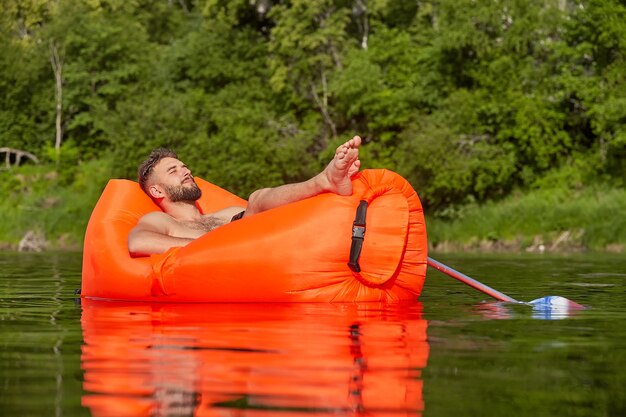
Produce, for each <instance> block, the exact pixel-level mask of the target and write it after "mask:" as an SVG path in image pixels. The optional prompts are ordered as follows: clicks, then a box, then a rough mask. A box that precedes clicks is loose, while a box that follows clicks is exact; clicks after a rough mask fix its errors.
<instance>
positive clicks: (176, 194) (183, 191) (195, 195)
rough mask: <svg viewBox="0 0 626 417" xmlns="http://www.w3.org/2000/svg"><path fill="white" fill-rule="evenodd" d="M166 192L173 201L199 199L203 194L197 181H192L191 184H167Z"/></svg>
mask: <svg viewBox="0 0 626 417" xmlns="http://www.w3.org/2000/svg"><path fill="white" fill-rule="evenodd" d="M165 192H166V193H167V197H168V198H169V199H170V201H171V202H172V203H177V202H179V201H186V202H193V201H197V200H198V199H199V198H200V197H201V196H202V190H201V189H200V187H198V184H196V182H195V181H193V182H192V183H190V184H189V186H185V185H183V184H181V185H174V186H167V185H166V186H165Z"/></svg>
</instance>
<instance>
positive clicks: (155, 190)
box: [148, 184, 165, 200]
mask: <svg viewBox="0 0 626 417" xmlns="http://www.w3.org/2000/svg"><path fill="white" fill-rule="evenodd" d="M148 191H149V192H150V197H152V198H154V199H155V200H158V199H161V198H163V197H165V193H164V192H163V189H162V188H161V186H159V185H158V184H153V185H151V186H150V187H148Z"/></svg>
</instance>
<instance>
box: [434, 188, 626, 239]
mask: <svg viewBox="0 0 626 417" xmlns="http://www.w3.org/2000/svg"><path fill="white" fill-rule="evenodd" d="M427 226H428V234H429V241H430V245H431V247H432V248H434V249H436V250H438V251H468V250H479V251H480V250H482V251H499V250H505V251H521V250H525V251H535V252H544V251H546V252H550V251H551V252H559V251H582V250H594V251H612V252H623V251H624V250H625V247H626V191H625V190H623V189H618V188H609V187H605V186H589V187H585V188H584V189H580V190H568V189H552V190H534V191H530V192H528V193H525V194H516V195H512V196H509V197H507V198H506V199H504V200H502V201H498V202H491V203H487V204H483V205H472V204H470V205H466V206H463V207H461V208H459V209H457V210H455V211H454V212H451V213H448V216H446V217H443V216H441V215H440V216H429V217H427Z"/></svg>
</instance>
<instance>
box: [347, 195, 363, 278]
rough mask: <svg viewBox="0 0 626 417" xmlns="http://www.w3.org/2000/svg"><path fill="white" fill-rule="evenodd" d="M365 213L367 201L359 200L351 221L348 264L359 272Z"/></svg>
mask: <svg viewBox="0 0 626 417" xmlns="http://www.w3.org/2000/svg"><path fill="white" fill-rule="evenodd" d="M366 214H367V201H365V200H361V202H360V203H359V207H357V209H356V216H355V218H354V223H352V245H351V246H350V262H348V266H349V267H350V269H351V270H352V271H354V272H361V267H360V266H359V257H360V256H361V249H363V240H364V239H365V217H366Z"/></svg>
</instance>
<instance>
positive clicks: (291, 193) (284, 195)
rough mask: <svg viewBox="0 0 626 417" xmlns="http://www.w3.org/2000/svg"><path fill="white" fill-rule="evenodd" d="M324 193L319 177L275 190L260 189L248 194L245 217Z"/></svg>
mask: <svg viewBox="0 0 626 417" xmlns="http://www.w3.org/2000/svg"><path fill="white" fill-rule="evenodd" d="M324 191H326V189H325V187H324V185H323V184H321V179H320V178H319V175H318V176H316V177H313V178H311V179H310V180H308V181H304V182H300V183H296V184H285V185H281V186H279V187H276V188H262V189H260V190H256V191H255V192H253V193H252V194H250V197H249V198H248V207H247V209H246V214H245V216H246V217H247V216H252V215H253V214H257V213H260V212H262V211H265V210H269V209H273V208H275V207H279V206H282V205H285V204H289V203H293V202H295V201H300V200H304V199H305V198H309V197H313V196H315V195H318V194H320V193H322V192H324Z"/></svg>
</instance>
